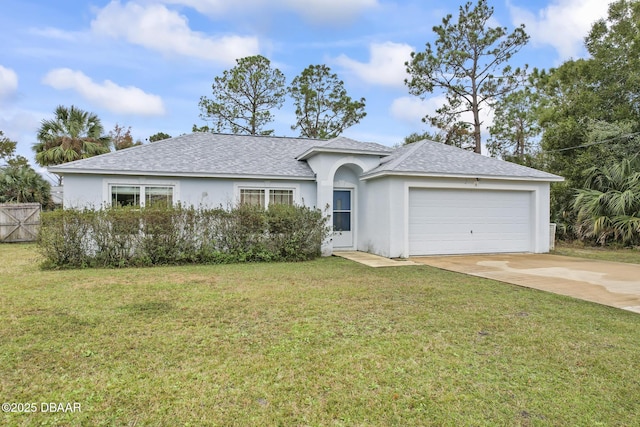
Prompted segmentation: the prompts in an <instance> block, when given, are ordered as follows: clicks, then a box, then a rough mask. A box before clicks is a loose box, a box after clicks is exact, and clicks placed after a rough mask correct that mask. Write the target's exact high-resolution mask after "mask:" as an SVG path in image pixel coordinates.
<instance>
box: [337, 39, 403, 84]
mask: <svg viewBox="0 0 640 427" xmlns="http://www.w3.org/2000/svg"><path fill="white" fill-rule="evenodd" d="M413 50H414V49H413V47H411V46H409V45H408V44H403V43H392V42H385V43H372V44H371V45H370V46H369V55H370V58H369V62H359V61H356V60H354V59H351V58H349V57H347V56H346V55H340V56H339V57H337V58H336V59H335V61H336V62H337V63H338V64H339V65H340V66H342V67H344V68H345V69H347V70H348V71H349V72H351V73H353V74H355V75H356V76H357V77H358V78H360V79H361V80H363V81H365V82H367V83H373V84H380V85H386V86H402V85H404V79H405V78H406V77H408V74H407V69H406V66H405V65H404V63H405V62H406V61H408V60H409V59H411V52H412V51H413Z"/></svg>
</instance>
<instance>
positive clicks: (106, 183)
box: [102, 178, 180, 207]
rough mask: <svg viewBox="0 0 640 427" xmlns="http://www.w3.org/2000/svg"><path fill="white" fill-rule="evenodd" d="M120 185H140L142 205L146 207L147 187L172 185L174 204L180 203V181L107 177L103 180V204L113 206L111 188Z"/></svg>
mask: <svg viewBox="0 0 640 427" xmlns="http://www.w3.org/2000/svg"><path fill="white" fill-rule="evenodd" d="M120 185H122V186H134V187H140V207H144V204H145V188H146V187H171V188H172V189H173V197H172V200H173V205H174V206H175V205H176V204H179V203H180V181H174V180H158V179H147V178H130V179H127V178H111V179H109V178H105V179H103V180H102V204H103V206H107V207H111V201H112V195H111V188H112V187H114V186H120Z"/></svg>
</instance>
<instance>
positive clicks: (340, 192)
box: [331, 163, 362, 250]
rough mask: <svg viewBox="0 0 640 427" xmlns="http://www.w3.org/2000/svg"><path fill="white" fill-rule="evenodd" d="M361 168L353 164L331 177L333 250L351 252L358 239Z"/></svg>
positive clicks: (343, 167)
mask: <svg viewBox="0 0 640 427" xmlns="http://www.w3.org/2000/svg"><path fill="white" fill-rule="evenodd" d="M361 174H362V168H361V167H360V166H358V165H356V164H353V163H347V164H343V165H342V166H340V167H339V168H338V169H337V170H336V171H335V174H334V177H333V203H332V213H331V217H332V225H333V248H334V249H335V250H353V249H356V247H357V238H358V184H359V181H360V179H359V176H360V175H361Z"/></svg>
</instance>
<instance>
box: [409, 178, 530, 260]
mask: <svg viewBox="0 0 640 427" xmlns="http://www.w3.org/2000/svg"><path fill="white" fill-rule="evenodd" d="M531 195H532V193H531V192H528V191H489V190H475V191H474V190H448V189H447V190H445V189H442V190H441V189H410V190H409V254H410V255H435V254H474V253H495V252H529V251H531V250H532V244H531V243H532V241H531V236H532V232H531V231H532V221H531V210H532V209H531V203H532V202H531Z"/></svg>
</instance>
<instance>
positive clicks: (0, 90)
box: [0, 65, 18, 101]
mask: <svg viewBox="0 0 640 427" xmlns="http://www.w3.org/2000/svg"><path fill="white" fill-rule="evenodd" d="M16 90H18V75H17V74H16V72H15V71H13V70H12V69H11V68H5V67H3V66H2V65H0V101H2V100H3V99H6V98H8V97H9V96H10V95H12V94H13V93H14V92H15V91H16Z"/></svg>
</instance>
